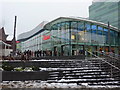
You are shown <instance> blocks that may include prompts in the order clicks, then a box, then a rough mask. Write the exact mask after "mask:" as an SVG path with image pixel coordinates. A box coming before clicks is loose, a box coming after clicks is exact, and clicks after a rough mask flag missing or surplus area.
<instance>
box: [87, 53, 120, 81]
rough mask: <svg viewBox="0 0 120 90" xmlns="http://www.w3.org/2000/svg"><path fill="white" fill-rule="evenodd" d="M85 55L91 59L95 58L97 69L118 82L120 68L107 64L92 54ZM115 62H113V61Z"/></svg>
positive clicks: (103, 59) (104, 60)
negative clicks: (105, 72) (97, 63)
mask: <svg viewBox="0 0 120 90" xmlns="http://www.w3.org/2000/svg"><path fill="white" fill-rule="evenodd" d="M87 53H89V54H90V55H91V56H92V57H94V58H96V59H97V60H98V62H99V68H100V69H101V70H104V71H107V72H108V73H109V74H110V76H111V78H112V77H114V78H117V79H118V80H120V68H119V67H117V66H115V65H113V64H112V63H110V62H108V61H107V60H106V59H105V58H103V57H102V58H101V57H99V56H97V55H95V54H93V53H92V52H89V51H87ZM114 61H115V60H114Z"/></svg>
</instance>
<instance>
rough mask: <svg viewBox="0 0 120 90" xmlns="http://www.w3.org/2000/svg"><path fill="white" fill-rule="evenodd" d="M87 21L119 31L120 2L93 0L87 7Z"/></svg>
mask: <svg viewBox="0 0 120 90" xmlns="http://www.w3.org/2000/svg"><path fill="white" fill-rule="evenodd" d="M89 19H91V20H95V21H99V22H103V23H105V24H107V23H108V22H109V23H110V25H112V26H114V27H118V28H119V29H120V0H93V3H92V5H91V6H89Z"/></svg>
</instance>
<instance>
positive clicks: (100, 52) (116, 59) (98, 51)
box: [97, 51, 119, 60]
mask: <svg viewBox="0 0 120 90" xmlns="http://www.w3.org/2000/svg"><path fill="white" fill-rule="evenodd" d="M97 53H100V54H104V55H105V56H109V57H110V58H113V59H116V60H119V59H118V58H115V57H113V56H110V55H106V53H105V52H102V53H101V52H99V51H97Z"/></svg>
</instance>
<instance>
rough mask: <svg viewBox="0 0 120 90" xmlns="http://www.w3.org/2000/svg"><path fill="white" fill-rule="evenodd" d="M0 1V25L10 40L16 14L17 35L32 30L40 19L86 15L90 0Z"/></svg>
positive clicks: (48, 19)
mask: <svg viewBox="0 0 120 90" xmlns="http://www.w3.org/2000/svg"><path fill="white" fill-rule="evenodd" d="M3 1H4V2H3ZM3 1H2V2H0V13H2V14H1V15H0V20H1V21H0V27H3V26H4V27H5V32H6V33H7V34H8V35H9V37H8V39H9V40H10V39H11V38H12V36H13V27H14V16H15V15H16V16H17V28H16V30H17V36H18V35H19V34H21V33H23V32H26V31H29V30H32V29H33V28H35V27H36V26H37V25H38V24H40V23H41V22H42V21H51V20H53V19H55V18H58V17H62V16H68V17H69V16H76V17H85V18H86V17H88V16H89V12H88V7H89V6H90V5H91V4H92V0H3Z"/></svg>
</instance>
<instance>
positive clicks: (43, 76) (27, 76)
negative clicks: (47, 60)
mask: <svg viewBox="0 0 120 90" xmlns="http://www.w3.org/2000/svg"><path fill="white" fill-rule="evenodd" d="M48 77H49V74H48V72H47V71H31V72H18V71H3V72H2V81H24V80H42V81H45V80H47V79H48Z"/></svg>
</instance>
